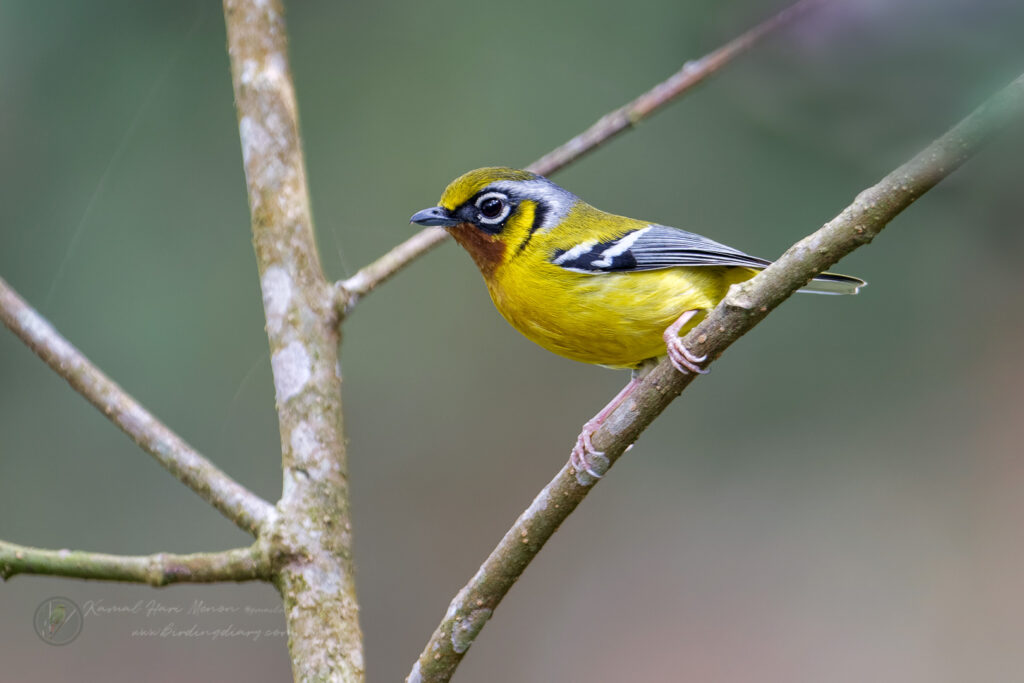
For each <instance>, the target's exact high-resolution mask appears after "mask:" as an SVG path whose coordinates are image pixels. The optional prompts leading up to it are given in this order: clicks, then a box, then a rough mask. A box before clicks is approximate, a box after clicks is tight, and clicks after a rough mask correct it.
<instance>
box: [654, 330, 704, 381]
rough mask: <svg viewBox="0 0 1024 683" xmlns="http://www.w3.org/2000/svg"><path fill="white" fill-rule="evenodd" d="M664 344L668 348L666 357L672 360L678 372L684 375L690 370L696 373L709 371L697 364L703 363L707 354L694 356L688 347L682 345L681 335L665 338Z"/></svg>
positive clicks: (700, 373) (702, 373)
mask: <svg viewBox="0 0 1024 683" xmlns="http://www.w3.org/2000/svg"><path fill="white" fill-rule="evenodd" d="M665 346H666V347H667V348H668V359H669V360H670V361H672V365H674V366H675V368H676V370H678V371H679V372H681V373H683V374H684V375H685V374H687V373H690V372H695V373H697V374H698V375H706V374H708V372H709V371H708V370H707V369H705V368H702V367H701V366H700V365H698V363H703V362H704V361H706V360H707V359H708V357H707V355H706V354H705V355H703V356H695V355H694V354H693V353H692V352H691V351H690V350H689V349H688V348H686V347H685V346H683V339H682V337H672V338H670V339H666V340H665Z"/></svg>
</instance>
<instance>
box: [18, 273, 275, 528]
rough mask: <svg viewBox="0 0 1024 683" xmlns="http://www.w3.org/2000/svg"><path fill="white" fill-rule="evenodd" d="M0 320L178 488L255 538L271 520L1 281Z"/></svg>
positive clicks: (261, 504)
mask: <svg viewBox="0 0 1024 683" xmlns="http://www.w3.org/2000/svg"><path fill="white" fill-rule="evenodd" d="M0 319H2V320H3V322H4V324H5V325H7V327H8V328H10V330H11V332H13V333H14V334H15V335H16V336H17V337H18V338H19V339H21V340H22V341H23V342H25V344H26V345H27V346H28V347H29V348H30V349H32V350H33V351H34V352H35V353H36V355H37V356H39V357H40V358H42V359H43V361H44V362H45V363H46V364H47V365H49V366H50V367H51V368H53V370H54V372H56V373H57V374H58V375H60V376H61V377H63V378H64V379H65V380H67V382H68V384H70V385H71V388H72V389H74V390H75V391H77V392H78V393H80V394H81V395H82V396H84V397H85V398H86V399H87V400H88V401H89V402H90V403H92V404H93V405H94V406H96V408H97V409H99V411H100V412H101V413H103V414H104V415H106V416H107V418H108V419H109V420H110V421H111V422H113V423H114V424H116V425H117V426H118V427H120V429H121V431H123V432H124V433H125V434H127V435H128V436H129V437H131V439H132V441H134V442H135V443H137V444H138V445H139V446H140V447H141V448H142V450H144V451H146V452H147V453H149V454H150V455H152V456H153V457H154V458H155V459H156V461H157V462H159V463H160V464H161V465H163V466H164V468H165V469H167V470H168V471H169V472H170V473H171V474H173V475H174V476H175V477H177V478H178V480H179V481H181V483H183V484H185V486H188V487H189V488H190V489H192V490H193V491H195V492H196V493H197V494H199V497H200V498H202V499H203V500H205V501H206V502H208V503H209V504H210V505H212V506H213V507H215V508H217V509H218V510H220V511H221V512H222V513H223V514H224V516H225V517H227V518H228V519H230V520H231V521H233V522H234V523H235V524H237V525H238V526H240V527H241V528H243V529H245V530H246V531H248V532H249V533H251V534H254V535H255V534H256V532H257V531H258V530H259V529H260V527H261V526H262V525H263V523H264V522H265V521H266V520H267V518H268V517H269V516H270V514H271V512H272V508H271V506H270V505H269V504H268V503H267V502H266V501H265V500H263V499H262V498H260V497H259V496H257V495H256V494H254V493H253V492H251V491H249V490H248V489H247V488H245V487H244V486H242V485H241V484H239V483H238V482H236V481H235V480H234V479H232V478H231V477H229V476H228V475H227V474H225V473H224V472H223V471H221V470H220V469H219V468H218V467H217V466H216V465H214V464H213V463H212V462H210V461H209V460H207V459H206V458H204V457H203V456H202V455H200V454H199V453H198V452H196V450H195V449H194V448H192V447H191V446H189V445H188V444H187V443H185V441H184V440H183V439H182V438H181V437H180V436H178V435H177V434H175V433H174V432H173V431H171V430H170V429H168V428H167V426H165V425H164V424H163V423H162V422H160V421H159V420H158V419H156V417H154V416H153V415H152V414H151V413H150V412H149V411H147V410H146V409H145V408H143V407H142V406H141V405H139V403H138V402H137V401H136V400H135V399H134V398H132V397H131V396H129V395H128V394H127V393H126V392H125V390H124V389H122V388H121V387H119V386H118V385H117V383H115V382H114V381H113V380H111V379H110V378H109V377H107V376H106V375H105V374H103V371H102V370H100V369H99V368H97V367H96V366H95V365H93V364H92V363H91V362H90V361H89V359H88V358H86V357H85V356H83V355H82V352H81V351H79V350H78V349H76V348H75V347H74V346H72V345H71V343H70V342H68V340H67V339H65V338H64V337H62V336H61V335H60V333H59V332H57V330H55V329H54V328H53V326H52V325H50V323H49V322H47V321H46V319H45V318H43V316H41V315H39V313H38V312H37V311H36V310H35V309H33V308H32V307H31V306H29V305H28V303H26V302H25V300H24V299H22V298H21V297H20V296H18V293H17V292H15V291H14V289H13V288H12V287H11V286H10V285H9V284H7V282H6V281H5V280H3V279H2V278H0Z"/></svg>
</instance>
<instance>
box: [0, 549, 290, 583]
mask: <svg viewBox="0 0 1024 683" xmlns="http://www.w3.org/2000/svg"><path fill="white" fill-rule="evenodd" d="M16 574H43V575H47V576H63V577H66V578H70V579H93V580H96V581H128V582H132V583H148V584H149V585H151V586H166V585H168V584H171V583H214V582H217V581H257V580H262V581H268V580H270V563H269V561H268V560H267V558H266V557H265V556H264V554H263V553H262V552H261V551H260V549H259V548H258V544H257V545H252V546H250V547H248V548H235V549H233V550H222V551H220V552H216V553H194V554H191V555H174V554H171V553H157V554H155V555H107V554H105V553H89V552H84V551H81V550H44V549H42V548H30V547H28V546H24V545H17V544H14V543H8V542H6V541H0V578H3V579H4V580H7V579H9V578H11V577H12V576H15V575H16Z"/></svg>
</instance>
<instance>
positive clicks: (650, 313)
mask: <svg viewBox="0 0 1024 683" xmlns="http://www.w3.org/2000/svg"><path fill="white" fill-rule="evenodd" d="M527 256H528V255H527V254H524V255H523V258H517V259H514V260H512V261H511V262H509V263H507V264H505V265H503V266H501V267H499V268H498V269H497V270H496V271H495V272H494V273H493V275H492V277H490V278H486V279H487V286H488V290H489V291H490V293H491V299H492V300H493V301H494V305H495V306H496V307H497V309H498V311H500V312H501V314H502V315H503V316H504V317H505V319H506V320H508V322H509V323H511V324H512V326H513V327H515V328H516V329H517V330H519V331H520V332H521V333H522V334H524V335H525V336H526V337H527V338H529V339H530V340H531V341H533V342H535V343H537V344H539V345H540V346H543V347H544V348H546V349H548V350H549V351H552V352H554V353H557V354H559V355H561V356H565V357H566V358H572V359H573V360H578V361H582V362H584V363H594V364H597V365H604V366H607V367H614V368H632V367H636V366H637V365H639V364H640V363H642V362H643V361H645V360H647V359H649V358H655V357H657V356H663V355H665V342H664V339H663V338H662V333H663V332H664V331H665V328H666V327H668V326H669V325H670V324H672V323H673V322H674V321H675V320H676V318H678V317H679V316H680V315H682V314H683V313H684V312H685V311H688V310H691V309H702V310H707V309H710V308H712V307H714V306H715V305H716V304H717V303H718V302H719V301H721V299H722V298H723V297H724V296H725V293H726V291H727V290H728V288H729V286H730V285H731V284H733V283H735V282H741V281H743V280H747V279H749V278H750V277H753V275H754V271H751V270H748V269H744V268H725V267H700V268H669V269H665V270H653V271H642V272H637V271H632V272H622V273H598V274H586V273H575V272H572V271H568V270H565V269H563V268H560V267H559V266H556V265H553V264H551V263H550V262H549V261H548V260H547V259H546V258H528V257H527ZM701 318H703V315H701V316H697V317H696V318H695V319H694V321H693V322H692V323H691V324H689V325H688V326H687V327H686V328H684V329H683V333H685V332H687V331H689V329H690V328H692V327H693V326H694V325H696V324H697V322H699V320H700V319H701Z"/></svg>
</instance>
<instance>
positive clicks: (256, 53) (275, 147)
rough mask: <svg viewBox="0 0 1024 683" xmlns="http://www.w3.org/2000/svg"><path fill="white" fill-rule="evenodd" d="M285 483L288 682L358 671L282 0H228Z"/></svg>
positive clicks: (334, 433)
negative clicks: (289, 660)
mask: <svg viewBox="0 0 1024 683" xmlns="http://www.w3.org/2000/svg"><path fill="white" fill-rule="evenodd" d="M224 18H225V22H226V24H227V29H228V56H229V57H230V60H231V80H232V84H233V86H234V92H235V106H236V109H237V114H238V129H239V134H240V137H241V143H242V158H243V161H244V164H245V179H246V186H247V189H248V194H249V208H250V211H251V213H252V234H253V245H254V247H255V249H256V261H257V266H258V268H259V273H260V286H261V288H262V291H263V310H264V313H265V314H266V319H267V337H268V340H269V342H270V352H271V366H272V370H273V374H274V387H275V389H276V393H277V417H278V426H279V430H280V433H281V464H282V467H283V470H284V473H283V474H284V491H283V493H282V496H281V501H280V502H279V503H278V506H277V508H278V511H279V512H280V516H279V518H278V519H277V521H276V524H275V526H274V529H273V538H272V543H273V544H274V545H275V546H276V547H277V548H278V550H279V551H280V552H282V553H284V555H285V556H286V557H287V559H286V560H285V561H284V562H282V563H281V565H280V566H279V567H278V568H277V573H276V575H275V585H276V586H277V588H278V590H280V592H281V595H282V598H283V599H284V607H285V615H286V617H287V623H288V647H289V650H290V652H291V657H292V672H293V674H294V677H295V680H302V681H320V680H343V681H362V680H363V672H364V663H363V653H362V633H361V631H360V628H359V605H358V602H357V601H356V592H355V577H354V575H355V569H354V566H353V562H352V533H351V523H350V517H349V492H348V475H347V471H346V470H347V465H346V458H345V434H344V429H343V423H342V410H341V375H340V371H339V366H338V342H339V335H338V330H337V317H338V316H337V312H336V311H335V310H334V302H333V294H332V289H331V285H330V284H329V283H328V282H327V281H326V279H325V278H324V276H323V272H322V270H321V266H320V255H319V253H318V252H317V248H316V239H315V236H314V232H313V219H312V214H311V211H310V204H309V188H308V185H307V182H306V169H305V160H304V156H303V153H302V138H301V136H300V133H299V117H298V104H297V102H296V98H295V87H294V82H293V79H292V74H291V69H290V66H289V63H288V45H287V35H288V33H287V27H286V26H285V21H284V11H283V7H282V3H281V1H280V0H224Z"/></svg>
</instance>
